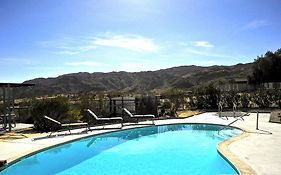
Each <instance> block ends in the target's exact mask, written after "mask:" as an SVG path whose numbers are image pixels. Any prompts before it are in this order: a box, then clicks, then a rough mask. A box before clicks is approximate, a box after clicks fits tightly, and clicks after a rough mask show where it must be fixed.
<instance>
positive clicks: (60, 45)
mask: <svg viewBox="0 0 281 175" xmlns="http://www.w3.org/2000/svg"><path fill="white" fill-rule="evenodd" d="M280 6H281V1H279V0H267V1H264V0H138V1H137V0H59V1H58V0H40V1H38V0H1V1H0V67H1V69H0V82H23V81H25V80H29V79H33V78H38V77H45V78H46V77H56V76H59V75H62V74H66V73H75V72H111V71H129V72H138V71H148V70H158V69H163V68H169V67H173V66H181V65H200V66H210V65H234V64H237V63H248V62H252V61H253V60H254V59H255V58H256V57H257V56H258V55H261V54H264V53H265V52H266V51H268V50H271V51H275V50H277V49H278V48H281V46H280V44H281V42H280V41H281V33H280V28H281V21H280V19H281V10H280Z"/></svg>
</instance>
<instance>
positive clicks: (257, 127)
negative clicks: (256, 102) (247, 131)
mask: <svg viewBox="0 0 281 175" xmlns="http://www.w3.org/2000/svg"><path fill="white" fill-rule="evenodd" d="M256 130H259V111H258V110H257V123H256Z"/></svg>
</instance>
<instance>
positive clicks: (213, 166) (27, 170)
mask: <svg viewBox="0 0 281 175" xmlns="http://www.w3.org/2000/svg"><path fill="white" fill-rule="evenodd" d="M222 127H223V126H219V125H207V124H174V125H162V126H149V127H143V128H135V129H129V130H122V131H117V132H111V133H106V134H102V135H97V136H93V137H89V138H85V139H81V140H78V141H75V142H71V143H67V144H63V145H60V146H57V147H54V148H51V149H48V150H45V151H43V152H40V153H37V154H34V155H31V156H29V157H26V158H23V159H22V160H20V161H18V162H16V163H14V164H12V165H10V166H9V167H7V168H6V169H4V170H2V171H1V172H0V174H12V175H17V174H20V175H24V174H27V175H30V174H40V175H43V174H60V175H66V174H67V175H71V174H81V175H82V174H94V175H105V174H112V175H113V174H121V175H123V174H124V175H139V174H142V175H148V174H149V175H152V174H170V175H173V174H208V175H210V174H237V172H236V171H235V169H233V168H232V166H231V165H230V164H229V163H228V162H227V161H225V160H224V159H223V158H222V157H221V156H220V155H219V153H218V152H217V149H216V145H217V144H218V142H220V141H222V140H224V139H226V138H229V137H231V136H234V135H238V134H239V133H241V131H240V130H238V129H234V128H227V129H224V130H222V131H221V132H220V133H218V130H220V129H221V128H222Z"/></svg>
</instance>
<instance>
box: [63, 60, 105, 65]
mask: <svg viewBox="0 0 281 175" xmlns="http://www.w3.org/2000/svg"><path fill="white" fill-rule="evenodd" d="M65 64H66V65H69V66H104V64H101V63H98V62H95V61H79V62H67V63H65Z"/></svg>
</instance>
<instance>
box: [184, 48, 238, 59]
mask: <svg viewBox="0 0 281 175" xmlns="http://www.w3.org/2000/svg"><path fill="white" fill-rule="evenodd" d="M186 51H187V52H188V53H192V54H196V55H203V56H208V57H217V58H237V57H235V56H230V55H225V54H221V53H213V52H205V51H200V50H195V49H190V48H188V49H187V50H186Z"/></svg>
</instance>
